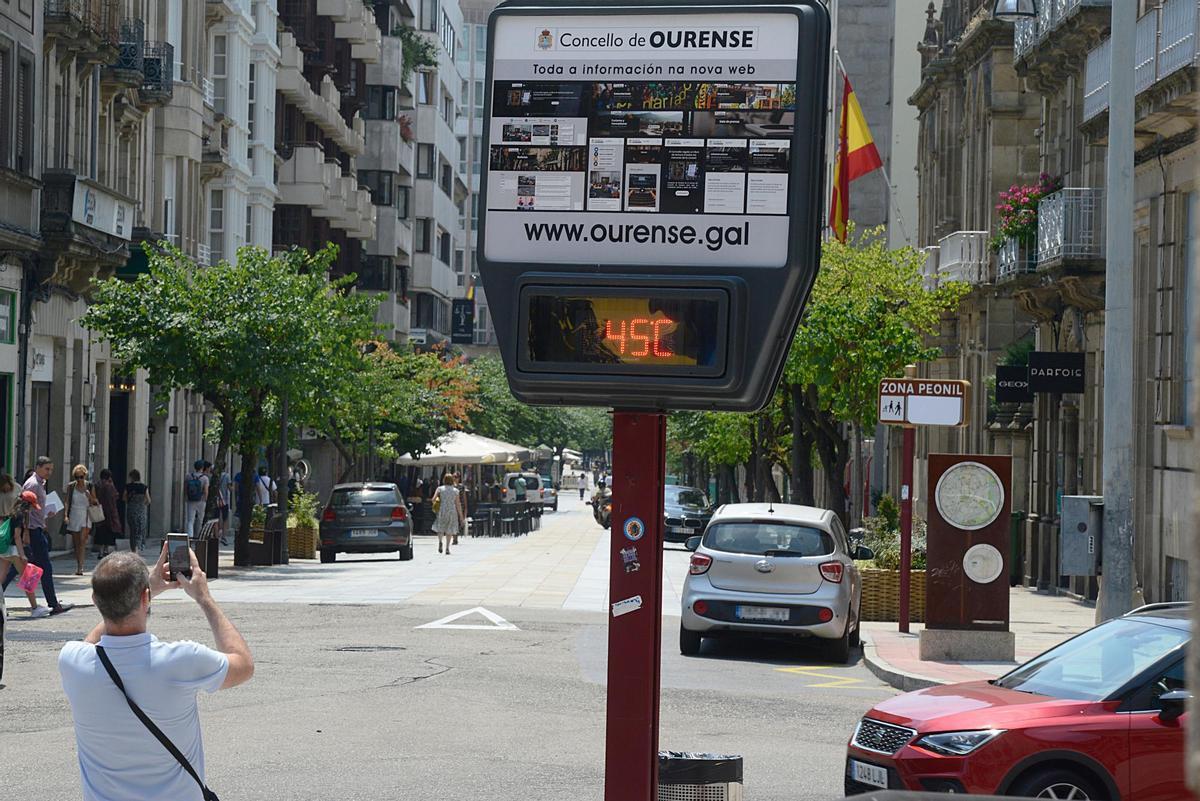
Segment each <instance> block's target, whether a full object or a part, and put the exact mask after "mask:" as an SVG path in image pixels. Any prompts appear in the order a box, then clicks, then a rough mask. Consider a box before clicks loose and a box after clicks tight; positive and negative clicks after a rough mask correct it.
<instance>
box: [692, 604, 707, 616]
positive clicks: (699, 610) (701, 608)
mask: <svg viewBox="0 0 1200 801" xmlns="http://www.w3.org/2000/svg"><path fill="white" fill-rule="evenodd" d="M692 611H693V612H695V613H696V614H697V615H707V614H708V601H696V603H694V604H692Z"/></svg>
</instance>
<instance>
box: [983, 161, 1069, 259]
mask: <svg viewBox="0 0 1200 801" xmlns="http://www.w3.org/2000/svg"><path fill="white" fill-rule="evenodd" d="M1062 185H1063V184H1062V178H1061V177H1059V178H1055V177H1053V176H1051V175H1050V174H1048V173H1042V174H1041V175H1040V176H1039V177H1038V182H1037V183H1036V184H1029V185H1027V186H1022V185H1020V184H1013V185H1012V186H1010V187H1009V188H1008V191H1007V192H1001V193H1000V202H999V203H997V204H996V211H997V212H999V213H1000V221H999V224H998V225H997V227H996V233H995V235H994V236H992V239H991V247H992V250H994V251H999V250H1000V248H1002V247H1003V246H1004V241H1005V240H1006V239H1015V240H1017V241H1018V242H1020V243H1021V244H1022V245H1024V246H1026V247H1030V246H1032V245H1035V244H1037V231H1038V204H1039V203H1040V202H1041V201H1042V198H1044V197H1045V196H1046V195H1050V194H1053V193H1054V192H1057V191H1058V190H1060V189H1062Z"/></svg>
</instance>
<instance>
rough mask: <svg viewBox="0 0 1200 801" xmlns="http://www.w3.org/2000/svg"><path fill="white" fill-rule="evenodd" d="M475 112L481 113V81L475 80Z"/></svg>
mask: <svg viewBox="0 0 1200 801" xmlns="http://www.w3.org/2000/svg"><path fill="white" fill-rule="evenodd" d="M475 113H476V114H482V113H483V81H475Z"/></svg>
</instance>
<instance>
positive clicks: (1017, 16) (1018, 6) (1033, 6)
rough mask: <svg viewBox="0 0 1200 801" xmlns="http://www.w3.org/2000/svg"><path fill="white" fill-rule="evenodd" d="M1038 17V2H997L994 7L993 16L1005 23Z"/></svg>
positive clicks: (998, 0) (1012, 0)
mask: <svg viewBox="0 0 1200 801" xmlns="http://www.w3.org/2000/svg"><path fill="white" fill-rule="evenodd" d="M1037 15H1038V7H1037V0H996V2H995V3H994V4H993V5H992V16H993V17H995V18H996V19H998V20H1003V21H1005V22H1018V21H1020V20H1022V19H1030V18H1036V17H1037Z"/></svg>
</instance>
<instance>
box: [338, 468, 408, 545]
mask: <svg viewBox="0 0 1200 801" xmlns="http://www.w3.org/2000/svg"><path fill="white" fill-rule="evenodd" d="M393 551H397V552H399V554H400V560H401V561H407V560H409V559H412V558H413V541H412V519H411V518H410V517H409V514H408V506H407V505H406V504H405V503H404V498H403V497H401V495H400V490H399V489H398V488H397V487H396V485H395V484H386V483H373V482H372V483H362V484H338V485H337V486H336V487H334V488H333V492H331V493H330V495H329V505H328V506H326V507H325V512H324V514H322V515H321V561H322V562H332V561H334V560H335V559H336V558H337V555H338V552H341V553H390V552H393Z"/></svg>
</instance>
